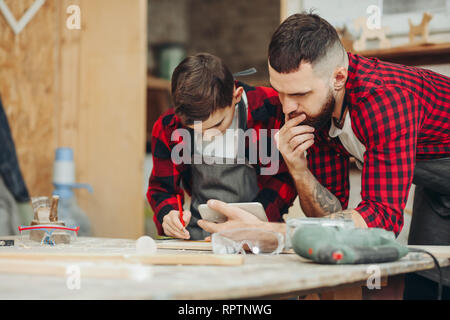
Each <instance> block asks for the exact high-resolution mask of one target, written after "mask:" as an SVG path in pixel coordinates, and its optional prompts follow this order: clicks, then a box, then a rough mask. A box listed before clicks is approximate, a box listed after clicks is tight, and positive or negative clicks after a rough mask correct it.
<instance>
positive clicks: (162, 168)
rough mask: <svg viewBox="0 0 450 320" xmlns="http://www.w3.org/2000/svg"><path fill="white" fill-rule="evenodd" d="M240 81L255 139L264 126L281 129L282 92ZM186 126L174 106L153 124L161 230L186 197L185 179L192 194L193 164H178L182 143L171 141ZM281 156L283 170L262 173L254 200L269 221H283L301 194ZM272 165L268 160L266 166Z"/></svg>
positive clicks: (153, 201)
mask: <svg viewBox="0 0 450 320" xmlns="http://www.w3.org/2000/svg"><path fill="white" fill-rule="evenodd" d="M237 85H238V86H242V87H243V88H244V91H245V93H246V95H247V101H248V116H247V128H253V129H255V131H256V133H257V135H256V136H255V137H254V138H255V140H254V141H253V143H257V142H258V141H259V139H260V135H259V130H260V129H267V130H268V131H267V132H268V134H270V130H271V129H280V127H281V126H282V125H283V123H284V115H283V112H282V108H281V104H280V101H279V99H278V94H277V93H276V92H275V91H274V90H273V89H271V88H265V87H250V86H248V85H246V84H244V83H240V82H237ZM182 127H183V126H182V124H181V122H180V119H179V118H178V117H177V116H176V115H175V114H174V110H173V109H171V110H169V111H168V112H166V113H165V114H164V115H162V116H161V117H160V118H159V119H158V121H157V122H156V123H155V125H154V126H153V131H152V142H151V144H152V157H153V170H152V173H151V176H150V181H149V187H148V191H147V199H148V202H149V203H150V205H151V207H152V209H153V211H154V212H155V215H154V217H153V220H154V222H155V224H156V226H157V229H158V232H159V234H163V229H162V221H163V218H164V216H165V215H166V214H167V213H168V212H169V211H171V210H178V205H177V198H176V195H177V194H179V195H180V196H181V197H182V199H183V190H182V189H181V187H180V182H181V181H182V182H183V187H184V189H185V190H186V191H187V193H188V194H189V195H191V183H192V180H191V175H190V166H189V164H183V163H182V164H179V165H176V164H174V163H173V162H172V160H171V151H172V149H173V147H174V146H175V145H176V144H177V143H178V142H177V141H171V136H172V133H173V132H174V131H175V130H176V129H178V128H182ZM247 140H248V139H247ZM247 143H248V141H247ZM268 145H270V142H268ZM276 152H278V150H276ZM258 154H259V153H258ZM279 159H280V162H279V170H278V172H277V173H276V174H275V175H260V174H258V186H259V193H258V195H257V197H256V199H254V201H257V202H261V203H262V205H263V206H264V208H265V210H266V214H267V217H268V220H269V221H281V220H282V214H283V213H286V212H287V210H288V208H289V207H290V206H291V205H292V203H293V201H294V199H295V197H296V196H297V192H296V189H295V186H294V184H293V181H292V178H291V176H290V174H289V172H288V170H287V167H286V164H285V163H284V161H283V160H282V157H281V155H280V156H279ZM259 160H260V159H258V164H257V165H254V166H255V167H256V170H257V172H259V169H260V168H261V167H262V166H263V165H262V164H261V162H260V161H259ZM269 165H270V164H265V165H264V167H267V166H269ZM219 200H220V199H219Z"/></svg>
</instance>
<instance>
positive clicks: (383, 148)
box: [199, 14, 450, 297]
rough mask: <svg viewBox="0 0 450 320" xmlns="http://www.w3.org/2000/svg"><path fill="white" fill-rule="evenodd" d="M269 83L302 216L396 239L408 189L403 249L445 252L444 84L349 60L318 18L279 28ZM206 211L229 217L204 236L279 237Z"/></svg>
mask: <svg viewBox="0 0 450 320" xmlns="http://www.w3.org/2000/svg"><path fill="white" fill-rule="evenodd" d="M269 74H270V82H271V84H272V86H273V88H274V89H275V90H277V91H278V93H279V97H280V101H281V103H282V106H283V112H284V113H285V116H286V122H285V125H284V126H283V127H282V129H281V130H280V132H279V136H278V145H279V149H280V152H281V154H282V155H283V158H284V160H285V161H286V164H287V166H288V169H289V171H290V173H291V175H292V177H293V178H294V180H295V184H296V187H297V191H298V194H299V198H300V203H301V206H302V208H303V210H304V212H305V214H306V215H307V216H309V217H322V216H329V217H340V216H345V215H347V216H349V217H351V218H352V219H353V220H354V221H355V223H356V224H357V225H358V226H361V227H379V228H384V229H386V230H390V231H393V232H394V233H395V234H396V235H398V234H399V233H400V231H401V228H402V226H403V209H404V207H405V204H406V200H407V196H408V192H409V189H410V187H411V184H412V182H413V181H414V183H416V184H417V186H418V187H417V189H416V192H415V201H414V213H413V219H412V222H411V230H410V236H409V240H408V242H409V244H421V245H425V244H428V245H450V79H449V78H448V77H445V76H443V75H440V74H437V73H434V72H432V71H429V70H425V69H420V68H412V67H406V66H401V65H397V64H391V63H386V62H382V61H379V60H377V59H367V58H364V57H361V56H358V55H354V54H351V53H346V52H345V50H344V49H343V47H342V44H341V42H340V40H339V37H338V35H337V33H336V30H335V29H334V28H333V27H332V26H331V25H330V24H329V23H328V22H327V21H325V20H324V19H322V18H320V17H319V16H317V15H314V14H296V15H293V16H291V17H289V18H288V19H286V20H285V21H284V22H283V23H282V24H281V25H280V26H279V27H278V29H277V30H276V31H275V33H274V35H273V37H272V40H271V43H270V46H269ZM312 128H314V134H311V130H312ZM351 156H352V157H354V158H355V159H356V162H357V165H358V166H359V167H360V168H361V169H362V183H361V186H362V190H361V198H362V201H361V203H360V204H359V205H358V206H357V207H356V208H353V209H348V210H344V211H342V209H343V208H346V207H347V204H348V197H349V179H348V174H349V159H350V157H351ZM211 206H212V207H216V208H217V209H219V210H222V212H223V213H224V214H228V215H229V216H230V217H231V218H230V221H228V222H226V223H224V224H222V225H213V224H211V223H208V222H206V221H200V222H199V224H200V225H201V226H202V227H203V228H205V229H206V230H209V231H210V232H215V231H218V230H222V229H225V228H229V227H241V226H250V225H251V224H252V223H255V224H256V225H257V226H258V227H261V228H266V229H270V230H276V231H282V230H283V229H284V225H283V224H262V223H259V222H257V221H254V219H253V218H251V217H249V216H248V215H247V214H246V213H244V212H242V211H237V210H231V209H228V208H226V206H225V205H224V204H222V203H218V202H217V201H214V202H213V204H211ZM427 277H428V278H431V279H432V280H436V277H435V275H427ZM445 278H446V281H447V282H446V285H448V282H449V281H450V279H449V277H448V275H447V276H445ZM422 280H423V279H422V278H421V279H420V281H422ZM429 285H430V286H432V285H435V283H430V284H429ZM405 286H406V289H407V290H406V294H405V296H406V297H414V296H412V295H411V294H410V293H408V292H418V291H417V290H412V291H411V290H408V288H411V285H410V284H409V282H408V281H407V282H406V285H405ZM447 290H448V288H447Z"/></svg>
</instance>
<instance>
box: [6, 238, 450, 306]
mask: <svg viewBox="0 0 450 320" xmlns="http://www.w3.org/2000/svg"><path fill="white" fill-rule="evenodd" d="M13 239H15V240H17V243H16V246H15V247H10V248H6V247H5V248H0V252H2V253H11V252H19V253H25V254H26V253H33V252H41V253H43V254H47V253H53V254H54V253H56V252H61V253H64V254H66V253H72V254H74V255H76V254H81V255H83V254H85V253H90V254H93V255H99V256H100V255H103V254H106V255H112V254H113V253H114V254H120V255H122V256H125V255H127V254H129V255H133V254H134V253H135V252H136V251H135V250H136V244H135V241H133V240H128V239H107V238H84V237H80V238H78V239H77V241H74V242H73V243H71V244H70V245H68V246H54V247H48V246H46V247H43V246H38V245H36V246H35V247H31V246H27V247H24V246H20V244H21V241H19V237H13ZM193 252H194V251H193ZM158 253H160V254H169V253H170V254H171V255H185V252H183V251H181V250H164V249H158ZM197 254H199V255H200V254H202V255H206V256H208V254H205V252H204V251H203V253H201V252H200V251H198V252H197ZM241 257H242V258H243V259H244V260H245V263H244V264H242V265H235V266H215V265H208V266H206V265H205V266H201V267H199V266H194V265H183V266H178V265H154V266H152V269H153V272H154V273H153V277H152V278H151V280H150V282H149V283H148V285H147V283H146V284H145V285H144V286H143V285H142V283H138V282H136V281H116V280H114V279H113V280H111V281H108V283H107V285H99V281H98V279H83V283H82V289H81V290H77V291H76V292H73V291H69V290H67V287H66V286H65V279H63V278H57V277H54V278H52V279H50V278H49V277H43V276H36V277H33V281H32V283H30V285H29V286H26V287H24V286H23V283H25V282H27V281H29V279H30V276H29V275H26V274H14V276H12V275H11V274H2V273H1V272H0V283H1V284H2V287H3V288H6V290H1V291H0V299H5V298H8V299H28V298H33V295H32V293H33V292H36V291H37V290H39V292H40V296H39V297H40V298H41V299H56V298H58V299H74V298H75V297H74V294H76V298H78V299H242V298H266V297H270V298H276V297H286V296H295V295H305V294H309V293H321V292H327V291H336V290H338V289H341V288H345V287H349V286H356V285H358V286H364V285H365V284H366V282H367V279H368V277H369V276H370V275H371V273H370V272H369V273H368V269H367V268H368V266H370V265H320V264H315V263H312V262H311V261H308V260H306V259H302V258H301V257H299V256H297V255H295V254H294V255H287V254H283V255H250V254H249V255H245V256H241ZM11 260H14V261H17V259H11ZM2 261H5V260H0V263H1V262H2ZM8 261H10V260H9V259H8ZM27 261H30V263H38V262H39V261H36V260H31V259H29V260H27ZM49 261H52V260H49ZM90 261H91V262H92V260H90ZM56 262H58V260H54V261H52V263H56ZM60 262H63V261H60ZM94 262H95V264H97V263H100V262H101V263H105V264H106V263H113V260H109V261H108V260H95V261H94ZM439 262H440V263H441V266H442V267H444V266H448V265H449V260H448V259H447V258H445V259H444V258H440V259H439ZM119 263H129V262H128V261H126V262H119ZM377 265H378V266H379V267H380V273H381V277H382V278H384V277H391V276H393V275H397V274H403V273H409V272H415V271H419V270H425V269H432V268H434V265H433V261H432V260H431V259H430V258H429V257H427V256H425V255H423V256H422V255H416V256H413V255H407V256H406V257H404V258H403V259H401V260H399V261H396V262H390V263H380V264H377ZM186 274H188V275H189V276H188V277H186ZM175 279H176V281H174V280H175ZM389 281H391V279H389ZM27 283H28V282H27Z"/></svg>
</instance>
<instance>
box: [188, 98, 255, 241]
mask: <svg viewBox="0 0 450 320" xmlns="http://www.w3.org/2000/svg"><path fill="white" fill-rule="evenodd" d="M246 109H247V108H246V106H245V103H244V101H243V99H241V101H240V102H239V105H238V109H237V111H238V112H239V114H238V119H239V122H238V123H239V128H240V129H243V130H244V131H245V130H246V129H247V110H246ZM192 140H194V139H192ZM225 141H226V140H225ZM238 147H239V148H242V147H245V145H244V143H241V141H238ZM192 150H193V155H192V162H191V163H192V164H191V165H190V167H191V170H192V171H191V173H192V180H191V181H192V188H191V191H192V194H191V208H190V210H191V213H192V218H191V220H190V222H189V225H188V226H187V227H186V229H187V230H188V231H189V233H190V236H191V237H190V239H192V240H199V239H204V238H205V237H207V236H209V233H207V232H206V231H204V230H203V229H201V228H200V227H199V226H198V225H197V221H198V219H201V217H200V214H199V212H198V206H199V205H200V204H203V203H206V202H207V201H208V200H209V199H218V200H221V201H224V202H250V201H253V200H254V199H255V198H256V196H257V193H258V191H259V187H258V181H257V176H256V170H255V168H253V167H252V166H251V165H250V164H248V160H247V158H245V159H242V162H239V163H242V164H238V160H237V159H234V161H233V163H232V164H229V162H230V159H228V163H227V159H220V158H215V159H212V160H214V162H213V163H212V164H208V163H211V162H212V161H209V160H208V163H204V161H202V163H201V164H195V161H194V157H195V156H197V157H199V156H201V155H199V154H197V153H196V152H197V151H196V149H195V147H192ZM237 154H238V157H239V155H241V154H244V155H245V152H243V153H242V152H238V153H237ZM209 159H211V157H209ZM221 163H222V164H221Z"/></svg>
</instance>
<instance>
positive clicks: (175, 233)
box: [162, 210, 191, 239]
mask: <svg viewBox="0 0 450 320" xmlns="http://www.w3.org/2000/svg"><path fill="white" fill-rule="evenodd" d="M183 220H184V224H185V225H186V226H187V225H188V224H189V221H190V220H191V212H190V211H188V210H186V211H183ZM162 227H163V229H164V233H165V234H166V235H167V236H169V237H175V238H180V239H189V238H190V237H191V235H190V234H189V231H187V230H186V228H185V227H183V225H182V224H181V221H180V211H178V210H171V211H170V212H169V213H168V214H166V215H165V216H164V218H163V224H162Z"/></svg>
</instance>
